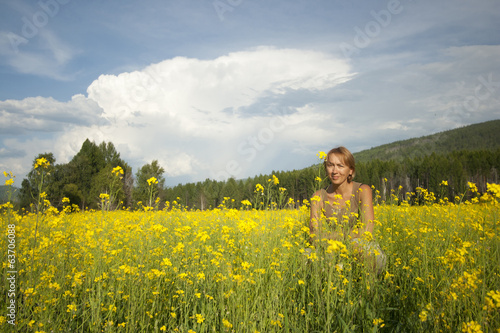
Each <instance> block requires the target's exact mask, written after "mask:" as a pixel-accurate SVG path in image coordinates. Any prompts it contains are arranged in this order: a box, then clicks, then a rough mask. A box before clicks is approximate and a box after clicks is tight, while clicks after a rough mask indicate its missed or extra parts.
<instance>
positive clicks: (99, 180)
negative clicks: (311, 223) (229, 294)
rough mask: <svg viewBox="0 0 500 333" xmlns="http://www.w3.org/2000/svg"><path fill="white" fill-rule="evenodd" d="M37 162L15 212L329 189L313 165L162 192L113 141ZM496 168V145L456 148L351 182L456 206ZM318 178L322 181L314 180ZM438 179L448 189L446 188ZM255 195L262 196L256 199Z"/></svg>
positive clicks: (378, 164)
mask: <svg viewBox="0 0 500 333" xmlns="http://www.w3.org/2000/svg"><path fill="white" fill-rule="evenodd" d="M40 158H45V159H46V160H47V161H48V162H49V163H50V166H48V167H47V169H46V170H43V171H44V179H43V186H42V188H40V186H39V184H40V181H41V179H40V169H35V168H33V169H32V170H31V172H30V173H29V174H28V176H27V178H26V179H24V180H23V182H22V186H21V189H20V191H19V194H18V196H17V198H18V202H17V205H19V206H20V208H24V209H30V208H31V209H33V205H32V204H33V203H35V202H36V199H37V198H39V193H40V191H42V192H44V193H46V197H45V199H46V200H49V201H50V203H51V204H52V206H54V207H56V208H62V207H63V202H62V201H63V198H68V199H69V204H71V205H76V206H78V207H80V209H98V208H100V205H101V203H102V196H101V194H103V193H105V194H108V195H110V196H111V197H110V198H109V203H110V206H111V207H110V208H111V209H116V208H120V209H122V208H130V209H140V208H142V207H143V206H154V205H156V206H157V207H158V208H164V207H165V203H166V202H167V201H168V202H169V205H172V204H175V203H177V204H180V205H182V206H184V207H187V208H189V209H200V210H205V209H211V208H214V207H219V205H221V204H222V203H224V204H225V205H226V206H228V205H230V206H231V207H234V208H240V207H241V206H242V201H244V200H248V201H249V202H250V203H252V204H253V206H256V205H257V206H258V204H259V203H261V205H262V206H264V205H266V204H267V203H266V202H263V200H267V201H269V202H271V201H274V202H279V204H280V205H281V206H284V205H285V204H286V203H287V202H288V200H289V199H293V202H294V203H295V204H300V203H302V202H303V201H304V200H305V199H310V198H311V196H312V194H313V193H314V191H315V190H316V189H318V188H320V187H325V186H327V185H328V180H327V178H326V174H325V173H324V170H323V167H322V165H321V164H317V165H313V166H311V167H308V168H304V169H301V170H292V171H275V172H272V174H270V175H258V176H255V177H252V178H247V179H240V180H236V179H233V178H230V179H228V180H226V181H215V180H211V179H206V180H205V181H203V182H196V183H188V184H179V185H177V186H174V187H165V185H164V184H165V178H164V169H163V168H162V167H161V166H160V165H159V163H158V161H152V162H151V163H149V164H146V165H144V166H142V167H141V168H140V169H139V170H138V171H137V172H136V174H135V175H134V174H133V173H132V168H131V167H130V166H129V165H128V164H127V163H126V162H125V161H123V160H122V159H121V157H120V154H119V153H118V152H117V151H116V149H115V147H114V145H113V144H112V143H106V142H102V143H101V144H99V145H97V144H96V143H94V142H91V141H89V140H86V141H85V142H84V143H83V145H82V148H81V150H80V151H79V152H78V153H77V154H76V155H75V156H74V157H73V159H72V160H71V161H70V162H69V163H66V164H57V163H56V160H55V158H54V156H53V154H52V153H44V154H39V155H38V156H37V157H36V158H35V159H34V161H33V165H35V164H36V161H37V160H38V159H40ZM117 167H119V169H120V170H121V173H120V172H118V171H117V170H118V169H117ZM499 168H500V149H499V148H497V149H496V150H481V151H470V150H461V151H455V152H450V153H448V154H435V153H433V154H431V155H428V156H425V157H415V158H405V159H404V160H402V161H396V160H388V161H383V160H379V159H374V160H371V161H368V162H360V163H357V165H356V177H355V180H356V181H359V182H362V183H365V184H369V185H373V186H374V187H375V188H376V190H377V191H378V192H376V193H375V194H379V195H380V198H378V199H379V200H388V198H389V197H390V195H391V193H393V194H394V193H396V194H397V195H399V196H400V197H401V198H403V197H404V195H405V194H406V193H407V192H415V191H416V188H417V187H422V188H425V189H427V190H428V191H432V192H434V193H436V194H439V195H440V197H448V198H449V199H450V200H451V201H453V198H454V197H455V196H456V195H461V194H462V193H464V192H465V191H466V190H467V182H474V183H475V184H476V185H477V187H478V189H479V191H480V192H485V191H486V184H487V183H498V170H499ZM273 175H274V176H275V178H274V177H273ZM320 178H321V181H318V179H320ZM152 180H154V181H152ZM277 181H279V183H277ZM443 181H446V182H447V184H448V185H447V186H443V185H442V182H443ZM257 184H260V185H262V187H263V188H264V191H261V193H256V192H255V190H256V186H257ZM264 192H265V193H264ZM258 195H261V196H262V198H258ZM272 196H274V198H273V197H272ZM278 196H279V199H280V200H278ZM227 198H230V199H227ZM283 198H286V201H285V200H283ZM155 199H156V200H155ZM256 199H258V200H256ZM258 201H259V202H258ZM66 204H68V203H67V202H66Z"/></svg>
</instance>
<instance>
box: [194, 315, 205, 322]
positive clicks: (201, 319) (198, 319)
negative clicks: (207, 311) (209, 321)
mask: <svg viewBox="0 0 500 333" xmlns="http://www.w3.org/2000/svg"><path fill="white" fill-rule="evenodd" d="M195 318H196V322H197V323H198V324H201V323H203V322H204V321H205V317H203V316H202V315H201V314H198V313H197V314H196V315H195Z"/></svg>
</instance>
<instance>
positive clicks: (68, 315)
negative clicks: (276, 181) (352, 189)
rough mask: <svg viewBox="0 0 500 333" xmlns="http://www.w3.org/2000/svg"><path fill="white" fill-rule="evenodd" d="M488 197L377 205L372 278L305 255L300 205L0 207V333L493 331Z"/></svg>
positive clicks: (349, 263)
mask: <svg viewBox="0 0 500 333" xmlns="http://www.w3.org/2000/svg"><path fill="white" fill-rule="evenodd" d="M490 199H491V200H488V201H487V202H483V203H481V202H477V203H474V204H472V203H469V202H466V203H456V204H455V203H447V204H439V205H438V204H427V205H423V206H409V205H408V204H406V203H404V202H403V203H402V204H400V205H395V204H392V205H391V204H383V205H377V206H376V207H375V214H376V215H375V216H376V219H377V221H376V222H377V223H376V224H377V226H376V229H375V237H376V239H377V241H378V242H379V243H380V245H381V247H382V249H383V251H384V252H385V253H386V255H387V257H388V262H387V266H386V267H385V269H384V270H383V272H382V273H380V274H376V273H374V272H373V270H372V269H370V268H369V267H365V265H364V263H363V262H362V261H360V260H359V259H358V258H357V257H356V256H354V255H353V254H352V253H353V252H352V251H351V249H349V248H348V247H347V248H345V249H343V248H342V247H340V248H332V247H327V246H325V247H317V248H314V247H311V246H310V244H309V243H308V239H309V229H308V227H307V226H308V218H309V213H308V208H307V206H302V207H303V208H302V209H281V210H278V209H276V210H251V209H249V210H235V209H229V208H224V207H221V208H219V209H214V210H211V211H203V212H201V211H186V210H185V209H183V208H182V207H179V206H175V207H174V208H173V209H170V210H168V211H167V210H165V211H152V210H150V211H107V210H104V209H103V210H102V211H92V212H90V211H88V212H71V209H70V208H68V209H66V210H65V211H63V212H60V213H58V212H56V211H54V210H51V209H48V210H47V211H45V212H43V213H42V214H41V215H40V213H37V214H28V215H23V216H21V215H18V214H17V213H16V212H13V211H12V210H9V209H2V210H1V212H2V214H1V219H2V220H1V221H2V226H5V225H6V224H7V223H12V221H13V220H15V223H16V235H17V239H16V242H17V250H18V253H17V258H18V271H19V273H18V286H19V291H18V293H17V295H18V298H17V313H16V325H15V326H12V325H11V324H9V323H8V322H7V320H8V318H6V317H5V316H3V314H2V313H0V330H2V331H8V329H11V330H12V331H13V332H16V331H17V332H197V333H198V332H378V331H381V332H457V331H462V330H464V331H465V332H468V331H470V332H479V331H483V332H499V329H500V276H499V274H500V246H499V245H500V238H499V237H500V236H499V234H498V229H499V228H500V224H499V221H498V211H499V209H498V208H499V204H498V202H497V199H494V198H490ZM37 219H38V220H39V221H40V223H39V224H38V225H37V222H36V221H37ZM8 221H10V222H8ZM35 225H37V230H36V234H35V228H34V226H35ZM35 237H37V242H36V247H35V248H33V244H35V243H34V239H35ZM6 247H7V243H6V237H2V238H1V240H0V248H2V249H6ZM1 253H2V263H4V270H6V264H5V262H6V251H2V252H1ZM32 255H33V257H32ZM32 258H33V260H31V259H32ZM31 275H33V279H30V277H31ZM7 288H8V286H7V284H6V283H2V284H1V286H0V290H1V292H2V295H6V293H7Z"/></svg>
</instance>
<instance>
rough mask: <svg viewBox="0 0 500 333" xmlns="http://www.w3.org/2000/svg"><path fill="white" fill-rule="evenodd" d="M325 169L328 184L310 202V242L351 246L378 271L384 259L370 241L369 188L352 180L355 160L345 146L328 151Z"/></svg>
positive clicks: (382, 265)
mask: <svg viewBox="0 0 500 333" xmlns="http://www.w3.org/2000/svg"><path fill="white" fill-rule="evenodd" d="M324 168H325V172H326V174H327V176H328V178H329V179H330V185H329V186H328V187H327V188H325V189H321V190H319V191H317V192H316V193H314V197H313V199H312V200H311V219H310V222H309V228H310V232H311V237H312V239H313V241H314V242H316V241H320V240H321V239H330V240H335V241H341V242H343V243H344V244H346V245H347V244H348V243H350V244H351V245H352V247H353V248H354V249H356V250H357V251H358V252H360V253H361V254H362V257H363V258H365V259H367V260H368V263H369V264H370V265H373V268H374V269H376V270H377V271H380V270H381V269H383V267H384V266H385V261H386V258H385V255H384V254H383V252H382V250H381V249H380V247H379V246H378V244H377V243H375V242H374V241H373V240H372V238H373V236H372V234H373V228H374V223H373V221H374V213H373V202H372V191H371V188H370V187H369V186H368V185H365V184H361V183H358V182H354V181H353V178H354V176H355V174H356V166H355V162H354V157H353V156H352V154H351V152H350V151H349V150H348V149H347V148H345V147H338V148H334V149H332V150H330V151H329V152H328V154H327V156H326V158H325V161H324ZM323 215H324V217H323ZM323 222H324V223H323Z"/></svg>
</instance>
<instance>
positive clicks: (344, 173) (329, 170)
mask: <svg viewBox="0 0 500 333" xmlns="http://www.w3.org/2000/svg"><path fill="white" fill-rule="evenodd" d="M326 174H327V175H328V178H329V179H330V181H331V182H332V184H334V185H340V184H342V183H344V182H347V178H348V177H349V175H352V169H351V168H350V167H348V166H347V165H345V163H344V160H343V159H342V158H341V157H340V156H337V155H335V154H330V155H329V156H328V159H327V160H326Z"/></svg>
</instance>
